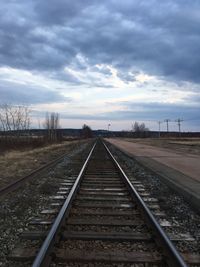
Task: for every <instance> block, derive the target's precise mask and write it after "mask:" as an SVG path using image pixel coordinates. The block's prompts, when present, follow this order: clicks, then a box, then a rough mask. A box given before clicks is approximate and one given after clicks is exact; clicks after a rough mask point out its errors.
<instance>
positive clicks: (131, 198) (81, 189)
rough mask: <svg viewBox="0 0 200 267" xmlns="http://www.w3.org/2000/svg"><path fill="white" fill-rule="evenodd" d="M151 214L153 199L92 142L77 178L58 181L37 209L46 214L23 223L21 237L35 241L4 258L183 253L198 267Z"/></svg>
mask: <svg viewBox="0 0 200 267" xmlns="http://www.w3.org/2000/svg"><path fill="white" fill-rule="evenodd" d="M135 188H137V190H136V189H135ZM141 197H142V198H141ZM146 202H148V206H150V207H151V210H153V213H152V212H151V211H150V210H149V208H148V207H147V205H146ZM154 214H155V215H156V216H160V218H161V220H162V216H163V214H162V212H161V211H160V210H159V207H158V205H157V204H156V203H155V202H154V200H153V199H151V198H149V197H148V195H146V193H145V192H143V190H142V188H140V184H139V183H138V182H137V181H136V180H135V181H132V182H130V181H129V179H128V178H127V176H126V174H125V173H124V171H123V170H122V168H121V167H120V165H119V164H118V162H117V161H116V160H115V159H114V157H113V156H112V154H111V152H110V151H109V149H108V148H107V146H106V145H105V144H103V143H102V142H101V141H98V142H97V143H96V144H95V145H94V146H93V148H92V150H91V151H90V153H89V156H88V158H87V160H86V161H85V163H84V165H83V167H82V169H81V171H80V173H79V175H78V177H77V178H75V177H71V178H69V179H68V180H65V181H62V183H61V185H60V189H59V192H58V194H57V195H56V196H53V197H52V203H51V209H48V210H46V211H45V212H43V215H45V216H46V218H44V217H41V218H37V219H35V220H34V219H33V220H32V221H30V222H29V224H30V225H34V226H36V228H34V230H32V231H29V232H24V233H23V234H22V237H23V238H25V239H31V240H34V242H35V241H36V242H35V243H34V245H32V246H30V244H29V248H27V247H26V248H18V249H16V250H14V251H13V253H12V255H10V257H9V258H10V259H11V260H13V261H24V262H25V263H24V266H29V265H28V262H29V264H30V265H32V266H33V267H39V266H132V267H133V266H134V267H136V266H141V267H142V266H144V267H147V266H169V267H171V266H182V267H183V266H185V267H186V266H187V264H186V263H185V261H184V260H183V258H185V259H186V261H187V262H188V263H189V264H191V266H198V262H195V259H194V257H193V255H190V254H187V255H186V254H184V255H182V256H181V255H180V254H179V253H178V252H177V250H176V248H175V247H174V245H173V244H172V242H171V241H170V240H169V238H168V236H167V235H166V234H165V232H164V231H163V229H162V228H161V227H160V224H159V223H158V222H157V221H156V219H155V217H154ZM49 226H50V230H49V231H47V229H48V227H49ZM37 227H39V231H38V230H37V231H36V230H35V229H37ZM176 238H177V237H176V236H173V235H172V236H170V239H172V240H173V239H176ZM41 240H43V243H42V245H41V247H40V249H38V247H37V246H38V244H41ZM37 242H38V243H37ZM31 262H33V263H31ZM84 264H85V265H84ZM13 266H15V265H13ZM22 266H23V265H22Z"/></svg>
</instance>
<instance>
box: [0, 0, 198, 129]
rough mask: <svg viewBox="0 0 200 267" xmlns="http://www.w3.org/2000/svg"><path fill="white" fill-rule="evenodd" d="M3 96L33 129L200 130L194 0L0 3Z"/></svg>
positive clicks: (5, 0) (13, 0)
mask: <svg viewBox="0 0 200 267" xmlns="http://www.w3.org/2000/svg"><path fill="white" fill-rule="evenodd" d="M0 103H10V104H26V105H30V107H31V109H32V116H33V126H37V124H38V121H39V120H40V121H41V122H42V120H43V117H44V113H45V112H46V111H50V112H51V111H54V112H59V113H60V116H61V118H62V126H63V127H75V128H79V127H81V126H82V124H83V123H87V124H89V125H90V126H91V127H92V128H93V129H106V128H107V125H108V123H110V124H111V129H113V130H121V129H123V130H129V129H130V128H131V124H132V123H133V122H134V121H140V122H143V121H144V122H145V123H146V125H147V126H148V127H150V128H151V129H152V130H153V129H157V128H158V123H157V121H158V120H160V121H163V120H165V119H170V120H171V123H170V127H171V129H175V130H176V129H177V125H176V123H175V122H174V121H175V120H176V119H178V118H181V119H183V120H184V122H183V123H182V129H183V130H184V131H188V130H192V131H195V130H198V131H200V1H199V0H193V1H189V0H181V1H179V0H171V1H170V0H166V1H160V0H148V1H147V0H145V1H142V0H123V1H121V0H101V1H97V0H74V1H70V0H69V1H68V0H48V1H46V0H32V1H31V0H20V1H18V0H1V8H0ZM162 129H163V130H165V129H166V125H165V124H164V123H163V124H162Z"/></svg>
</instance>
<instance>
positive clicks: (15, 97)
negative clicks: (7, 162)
mask: <svg viewBox="0 0 200 267" xmlns="http://www.w3.org/2000/svg"><path fill="white" fill-rule="evenodd" d="M0 93H1V98H0V103H1V104H3V103H10V104H49V103H56V102H58V103H60V102H70V101H72V99H71V98H69V97H64V96H63V95H61V94H60V93H59V92H57V91H52V90H48V89H46V88H43V87H34V86H29V88H28V89H27V85H23V84H22V85H21V84H15V83H13V82H12V83H9V82H4V83H1V85H0Z"/></svg>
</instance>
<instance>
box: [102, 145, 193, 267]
mask: <svg viewBox="0 0 200 267" xmlns="http://www.w3.org/2000/svg"><path fill="white" fill-rule="evenodd" d="M102 142H103V141H102ZM103 145H104V147H105V148H106V150H107V152H108V153H109V155H110V157H111V158H112V160H113V162H114V164H115V166H116V167H117V169H118V170H119V172H120V174H121V176H122V177H123V178H124V180H125V182H126V184H127V186H128V189H129V191H130V193H131V195H132V197H133V198H134V199H135V200H136V201H137V202H138V204H139V207H141V210H142V211H143V214H144V216H145V217H146V218H147V220H148V222H149V223H150V225H151V228H152V229H153V231H154V233H155V234H156V237H157V238H158V240H159V243H161V244H163V246H164V248H165V252H166V255H165V256H166V262H167V263H168V264H169V266H170V267H188V266H187V264H186V263H185V261H184V260H183V258H182V257H181V255H180V254H179V253H178V251H177V249H176V248H175V246H174V245H173V244H172V242H171V241H170V239H169V237H168V236H167V234H166V233H165V232H164V231H163V229H162V228H161V226H160V224H159V223H158V222H157V220H156V218H155V217H154V215H153V214H152V213H151V211H150V209H149V208H148V207H147V205H146V204H145V202H144V201H143V199H142V198H141V197H140V195H139V194H138V192H137V191H136V189H135V188H134V186H133V185H132V183H131V182H130V180H129V179H128V177H127V176H126V174H125V172H124V171H123V170H122V168H121V166H120V165H119V163H118V162H117V160H116V159H115V158H114V156H113V155H112V153H111V152H110V150H109V148H108V147H107V145H106V144H105V143H104V142H103Z"/></svg>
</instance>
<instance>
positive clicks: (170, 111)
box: [62, 102, 200, 122]
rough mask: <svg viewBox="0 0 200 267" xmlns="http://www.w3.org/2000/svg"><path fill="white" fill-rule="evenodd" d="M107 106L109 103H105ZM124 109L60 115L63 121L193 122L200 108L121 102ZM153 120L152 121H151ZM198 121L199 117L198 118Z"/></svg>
mask: <svg viewBox="0 0 200 267" xmlns="http://www.w3.org/2000/svg"><path fill="white" fill-rule="evenodd" d="M107 104H108V105H109V103H107ZM110 104H112V103H110ZM120 104H121V106H123V107H126V109H119V110H116V111H113V112H106V113H100V114H92V115H91V114H86V115H85V114H84V115H83V114H65V113H63V114H62V118H65V119H82V120H111V121H120V120H128V121H129V120H131V121H137V120H144V121H155V122H156V121H158V120H160V121H164V120H165V119H171V120H173V121H174V120H175V119H177V118H181V119H184V120H186V121H187V120H188V121H189V120H193V119H194V118H197V117H198V116H197V114H200V107H199V106H195V105H181V104H179V105H178V104H167V103H157V102H155V103H134V102H121V103H117V105H118V106H119V105H120ZM152 118H153V119H152ZM199 119H200V117H199Z"/></svg>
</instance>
